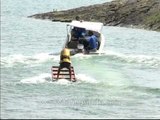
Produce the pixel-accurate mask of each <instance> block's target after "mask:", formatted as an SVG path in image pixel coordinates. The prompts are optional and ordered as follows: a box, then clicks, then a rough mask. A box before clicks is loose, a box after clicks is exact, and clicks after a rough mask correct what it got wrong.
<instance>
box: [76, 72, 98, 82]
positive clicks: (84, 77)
mask: <svg viewBox="0 0 160 120" xmlns="http://www.w3.org/2000/svg"><path fill="white" fill-rule="evenodd" d="M75 76H76V78H77V81H83V82H87V83H98V81H96V79H94V78H92V77H91V76H88V75H86V74H76V75H75Z"/></svg>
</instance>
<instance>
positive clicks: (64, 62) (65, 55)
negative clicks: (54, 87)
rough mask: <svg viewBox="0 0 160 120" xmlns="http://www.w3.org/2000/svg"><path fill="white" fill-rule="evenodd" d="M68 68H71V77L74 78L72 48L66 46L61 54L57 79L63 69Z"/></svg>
mask: <svg viewBox="0 0 160 120" xmlns="http://www.w3.org/2000/svg"><path fill="white" fill-rule="evenodd" d="M63 68H67V69H68V70H69V75H70V79H72V75H71V59H70V50H69V49H68V48H64V49H63V50H62V51H61V54H60V66H59V68H58V74H57V79H59V74H60V71H61V69H63Z"/></svg>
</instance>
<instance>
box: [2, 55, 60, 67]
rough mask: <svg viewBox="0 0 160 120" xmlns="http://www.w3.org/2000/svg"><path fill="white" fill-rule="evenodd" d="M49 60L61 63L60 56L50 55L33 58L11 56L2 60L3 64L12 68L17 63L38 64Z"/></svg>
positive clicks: (34, 56)
mask: <svg viewBox="0 0 160 120" xmlns="http://www.w3.org/2000/svg"><path fill="white" fill-rule="evenodd" d="M48 60H53V61H59V55H49V54H48V53H38V54H35V55H33V56H25V55H22V54H15V55H9V56H7V57H3V58H1V64H2V65H3V66H5V67H12V66H14V65H16V64H17V63H22V64H38V63H44V62H46V61H48Z"/></svg>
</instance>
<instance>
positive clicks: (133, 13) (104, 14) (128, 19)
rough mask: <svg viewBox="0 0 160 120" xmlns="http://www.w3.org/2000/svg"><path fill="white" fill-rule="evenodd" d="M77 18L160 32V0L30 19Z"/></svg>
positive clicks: (120, 0)
mask: <svg viewBox="0 0 160 120" xmlns="http://www.w3.org/2000/svg"><path fill="white" fill-rule="evenodd" d="M76 16H79V17H80V18H81V19H82V20H85V21H98V22H102V23H103V24H104V25H109V26H124V27H126V26H127V27H137V28H143V29H149V30H154V31H160V0H115V1H112V2H106V3H103V4H96V5H90V6H85V7H80V8H75V9H69V10H63V11H52V12H47V13H41V14H35V15H31V16H28V17H32V18H36V19H49V20H52V21H60V22H70V21H72V20H74V19H75V18H76Z"/></svg>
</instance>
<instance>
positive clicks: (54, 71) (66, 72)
mask: <svg viewBox="0 0 160 120" xmlns="http://www.w3.org/2000/svg"><path fill="white" fill-rule="evenodd" d="M58 68H59V66H52V68H51V72H52V80H53V81H55V80H58V79H57V74H58ZM59 79H67V80H70V81H73V82H75V81H76V78H75V73H74V68H73V66H71V78H70V73H69V70H68V69H67V68H63V69H61V70H60V73H59Z"/></svg>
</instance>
